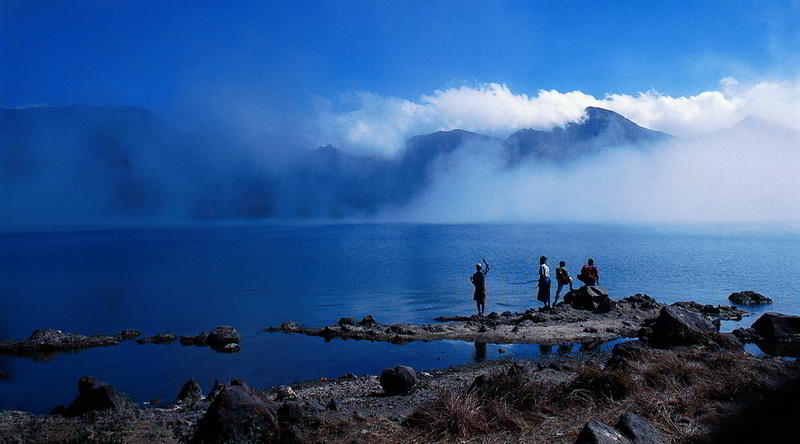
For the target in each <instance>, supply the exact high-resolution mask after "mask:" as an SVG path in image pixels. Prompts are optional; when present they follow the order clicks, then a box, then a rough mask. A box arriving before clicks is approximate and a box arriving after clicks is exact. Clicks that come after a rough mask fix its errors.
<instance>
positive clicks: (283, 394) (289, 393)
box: [275, 385, 297, 401]
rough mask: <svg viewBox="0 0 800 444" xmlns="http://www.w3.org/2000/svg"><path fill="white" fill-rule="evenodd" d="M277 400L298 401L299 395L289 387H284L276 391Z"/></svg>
mask: <svg viewBox="0 0 800 444" xmlns="http://www.w3.org/2000/svg"><path fill="white" fill-rule="evenodd" d="M275 392H276V393H275V399H276V400H278V401H283V400H286V399H297V393H295V392H294V390H292V388H291V387H289V386H288V385H282V386H280V387H278V389H277V390H276V391H275Z"/></svg>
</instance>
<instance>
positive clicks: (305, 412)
mask: <svg viewBox="0 0 800 444" xmlns="http://www.w3.org/2000/svg"><path fill="white" fill-rule="evenodd" d="M324 410H325V409H324V408H322V407H320V406H318V405H315V404H312V403H308V402H305V403H300V402H298V401H286V402H284V403H283V405H281V406H280V408H278V419H279V420H280V421H281V423H283V424H313V423H316V422H318V418H317V416H318V415H319V414H320V412H321V411H324Z"/></svg>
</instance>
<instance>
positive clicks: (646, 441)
mask: <svg viewBox="0 0 800 444" xmlns="http://www.w3.org/2000/svg"><path fill="white" fill-rule="evenodd" d="M615 427H616V429H617V430H619V431H620V432H621V433H622V434H623V435H624V436H625V437H626V438H628V439H630V440H631V441H632V442H633V443H634V444H662V443H664V442H665V441H664V436H663V435H662V434H661V432H660V431H659V430H658V429H657V428H655V427H653V425H652V424H650V423H649V422H647V421H645V420H644V419H642V417H641V416H639V415H637V414H634V413H625V414H624V415H622V416H620V417H619V420H618V421H617V424H616V425H615Z"/></svg>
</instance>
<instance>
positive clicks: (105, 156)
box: [0, 106, 668, 225]
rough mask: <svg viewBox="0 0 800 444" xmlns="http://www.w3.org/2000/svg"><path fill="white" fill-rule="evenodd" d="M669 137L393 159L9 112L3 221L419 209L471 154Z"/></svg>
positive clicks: (122, 112) (101, 114)
mask: <svg viewBox="0 0 800 444" xmlns="http://www.w3.org/2000/svg"><path fill="white" fill-rule="evenodd" d="M666 137H668V136H666V135H664V134H663V133H659V132H656V131H651V130H647V129H644V128H641V127H639V126H638V125H636V124H634V123H633V122H631V121H629V120H627V119H625V118H624V117H622V116H620V115H619V114H616V113H613V112H611V111H606V110H602V109H598V108H588V109H587V118H586V119H585V120H583V121H581V122H576V123H570V124H568V125H566V126H565V127H563V128H561V127H558V128H555V129H553V130H551V131H536V130H521V131H518V132H516V133H514V134H512V135H511V136H510V137H508V138H507V139H505V140H501V139H498V138H493V137H489V136H485V135H482V134H477V133H472V132H469V131H463V130H452V131H439V132H435V133H432V134H426V135H419V136H414V137H411V138H410V139H409V140H408V141H407V142H406V145H405V147H404V149H403V150H402V151H401V152H400V153H399V154H398V156H397V157H396V158H392V159H385V158H378V157H367V156H353V155H350V154H348V153H346V152H343V151H341V150H338V149H336V148H334V147H332V146H325V147H320V148H317V149H315V150H306V149H298V148H293V147H283V146H274V145H273V144H270V142H269V141H264V143H263V144H260V145H258V146H253V145H252V144H245V143H243V142H241V141H240V140H239V139H238V138H237V137H236V136H235V135H231V134H227V135H226V134H210V133H201V132H194V131H184V130H181V129H178V128H176V127H174V126H172V125H170V124H168V123H166V122H164V121H163V120H161V119H160V118H158V117H157V116H155V115H154V114H153V113H151V112H149V111H147V110H144V109H140V108H132V107H90V106H69V107H58V108H31V109H4V110H0V174H2V177H0V192H1V193H2V197H3V198H2V203H0V214H1V215H2V224H4V225H28V224H34V225H58V224H62V223H68V224H71V223H105V222H113V221H118V220H119V221H137V220H164V219H167V220H187V219H241V218H273V217H287V218H341V217H351V216H369V215H372V214H375V213H377V212H378V211H380V210H381V209H382V208H386V207H402V206H404V205H406V204H408V203H409V202H411V201H413V200H414V199H415V198H417V197H418V196H420V195H421V194H423V193H425V191H426V190H427V189H428V187H429V186H430V184H431V183H432V181H433V180H434V179H435V177H433V176H434V175H435V174H437V173H439V172H441V171H442V168H444V169H446V168H447V165H448V163H447V161H448V159H450V156H457V155H459V154H460V153H467V152H470V150H472V151H474V150H493V152H497V154H498V155H499V156H505V157H506V161H507V163H508V165H509V167H514V166H516V165H519V164H520V163H523V162H539V161H548V162H560V163H566V162H570V161H571V160H573V159H575V158H577V157H579V156H585V155H589V154H592V153H595V152H598V151H600V150H603V149H608V148H611V147H616V146H620V145H626V146H630V145H636V146H646V144H649V143H652V142H654V141H658V140H663V139H664V138H666Z"/></svg>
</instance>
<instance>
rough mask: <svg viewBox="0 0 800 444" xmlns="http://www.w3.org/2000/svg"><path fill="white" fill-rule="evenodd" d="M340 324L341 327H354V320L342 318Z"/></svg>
mask: <svg viewBox="0 0 800 444" xmlns="http://www.w3.org/2000/svg"><path fill="white" fill-rule="evenodd" d="M338 324H339V325H340V326H341V325H353V324H354V322H353V318H341V319H339V322H338Z"/></svg>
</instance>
